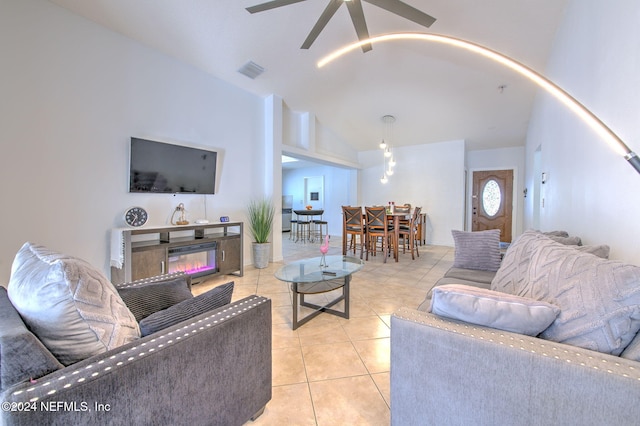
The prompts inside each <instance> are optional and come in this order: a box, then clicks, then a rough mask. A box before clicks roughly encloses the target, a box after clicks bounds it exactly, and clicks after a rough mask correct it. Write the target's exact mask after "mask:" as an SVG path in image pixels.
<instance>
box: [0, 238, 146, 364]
mask: <svg viewBox="0 0 640 426" xmlns="http://www.w3.org/2000/svg"><path fill="white" fill-rule="evenodd" d="M8 294H9V299H11V302H12V303H13V305H14V307H15V308H16V310H17V311H18V312H19V313H20V315H21V316H22V318H23V320H24V322H25V323H26V324H27V326H28V327H29V329H30V330H31V331H32V332H33V333H34V334H35V335H36V336H37V337H38V339H40V341H41V342H42V343H43V344H44V345H45V346H46V347H47V349H49V351H50V352H51V353H52V354H53V355H54V356H55V357H56V358H57V359H58V360H59V361H60V362H61V363H62V364H64V365H70V364H73V363H75V362H78V361H80V360H83V359H85V358H88V357H90V356H93V355H96V354H99V353H102V352H106V351H108V350H110V349H113V348H116V347H118V346H121V345H124V344H125V343H129V342H131V341H133V340H135V339H137V338H138V337H140V330H139V328H138V323H137V322H136V320H135V318H134V316H133V314H132V313H131V312H130V311H129V309H128V308H127V306H126V305H125V304H124V302H123V301H122V299H121V298H120V296H119V295H118V292H117V291H116V289H115V288H114V286H113V285H112V284H111V283H110V282H109V280H107V278H106V277H105V276H104V275H103V274H102V273H101V272H100V271H98V270H97V269H95V268H94V267H92V266H91V265H89V264H88V263H87V262H85V261H83V260H81V259H77V258H74V257H71V256H66V255H63V254H59V253H56V252H53V251H50V250H48V249H46V248H45V247H42V246H37V245H32V244H31V243H25V244H24V245H23V246H22V248H21V249H20V251H18V254H16V257H15V259H14V261H13V265H12V267H11V278H10V280H9V286H8Z"/></svg>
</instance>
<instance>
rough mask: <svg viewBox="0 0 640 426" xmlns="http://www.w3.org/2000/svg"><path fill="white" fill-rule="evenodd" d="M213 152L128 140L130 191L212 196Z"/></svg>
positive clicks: (214, 159)
mask: <svg viewBox="0 0 640 426" xmlns="http://www.w3.org/2000/svg"><path fill="white" fill-rule="evenodd" d="M217 157H218V154H217V153H216V152H215V151H209V150H205V149H198V148H191V147H187V146H182V145H174V144H169V143H164V142H156V141H150V140H146V139H139V138H131V150H130V155H129V159H130V161H129V192H153V193H165V194H182V193H184V194H213V193H214V192H215V187H216V161H217Z"/></svg>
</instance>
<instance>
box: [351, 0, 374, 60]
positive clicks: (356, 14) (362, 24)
mask: <svg viewBox="0 0 640 426" xmlns="http://www.w3.org/2000/svg"><path fill="white" fill-rule="evenodd" d="M346 3H347V9H349V15H351V22H353V26H354V28H355V29H356V34H358V40H360V41H362V40H366V39H368V38H369V30H368V29H367V21H365V19H364V12H363V11H362V3H361V2H360V0H351V1H348V2H346ZM370 50H371V44H370V43H368V44H363V45H362V51H363V52H368V51H370Z"/></svg>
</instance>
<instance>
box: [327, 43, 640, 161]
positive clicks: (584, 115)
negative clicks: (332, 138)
mask: <svg viewBox="0 0 640 426" xmlns="http://www.w3.org/2000/svg"><path fill="white" fill-rule="evenodd" d="M393 40H423V41H429V42H435V43H442V44H448V45H450V46H454V47H459V48H461V49H465V50H468V51H470V52H473V53H477V54H479V55H482V56H484V57H486V58H489V59H492V60H494V61H495V62H497V63H499V64H502V65H504V66H506V67H507V68H510V69H512V70H514V71H516V72H517V73H519V74H521V75H523V76H524V77H526V78H528V79H529V80H531V81H532V82H534V83H535V84H537V85H538V86H539V87H540V88H542V89H544V90H545V91H546V92H547V93H549V94H551V95H552V96H553V97H555V98H556V99H558V100H559V101H560V102H562V103H563V104H564V105H565V106H566V107H567V108H569V109H570V110H571V111H573V112H574V113H575V114H576V115H577V116H578V117H579V118H580V119H582V121H584V122H585V123H586V124H588V125H589V126H590V127H591V128H592V129H593V130H594V131H595V132H596V133H597V134H598V135H600V136H601V137H602V138H603V139H604V140H605V141H607V143H608V144H609V145H610V146H611V148H613V149H614V150H615V151H616V152H617V153H618V154H620V155H622V156H623V157H624V158H625V160H627V161H628V162H629V164H631V166H632V167H633V168H634V169H635V170H636V171H637V172H638V173H640V158H639V157H638V156H637V155H636V153H635V152H633V151H631V149H630V148H629V147H628V146H627V145H626V144H625V143H624V142H623V141H622V139H620V137H619V136H618V135H616V134H615V133H614V132H613V131H612V130H611V129H610V128H609V127H608V126H607V125H606V124H604V123H603V122H602V120H600V119H599V118H598V117H597V116H596V115H595V114H594V113H592V112H591V111H590V110H589V109H587V107H585V106H584V105H582V104H581V103H580V102H578V101H577V100H576V99H575V98H574V97H573V96H571V95H570V94H568V93H567V92H566V91H565V90H564V89H562V88H561V87H560V86H558V85H557V84H555V83H553V82H552V81H551V80H549V79H548V78H546V77H544V76H543V75H542V74H540V73H538V72H536V71H534V70H532V69H531V68H529V67H527V66H526V65H523V64H521V63H520V62H517V61H515V60H513V59H511V58H509V57H508V56H505V55H503V54H502V53H499V52H496V51H495V50H491V49H489V48H486V47H484V46H481V45H479V44H476V43H472V42H470V41H466V40H462V39H459V38H454V37H449V36H445V35H441V34H427V33H396V34H385V35H381V36H376V37H372V38H369V39H367V40H362V41H359V42H356V43H353V44H349V45H347V46H345V47H343V48H340V49H338V50H336V51H334V52H332V53H330V54H329V55H327V56H325V57H324V58H322V59H321V60H320V61H319V62H318V64H317V65H318V68H322V67H323V66H325V65H327V64H329V63H330V62H332V61H334V60H336V59H338V58H339V57H341V56H343V55H345V54H347V53H349V52H351V51H352V50H355V49H358V48H359V47H361V46H362V45H365V44H375V43H381V42H385V41H393Z"/></svg>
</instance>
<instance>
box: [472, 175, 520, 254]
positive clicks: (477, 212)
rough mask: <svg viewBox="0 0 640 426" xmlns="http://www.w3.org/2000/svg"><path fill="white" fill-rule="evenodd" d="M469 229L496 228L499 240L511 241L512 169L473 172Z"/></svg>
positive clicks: (483, 229)
mask: <svg viewBox="0 0 640 426" xmlns="http://www.w3.org/2000/svg"><path fill="white" fill-rule="evenodd" d="M471 207H472V213H471V215H472V217H471V230H472V231H485V230H487V229H499V230H500V241H502V242H508V243H510V242H511V238H512V232H511V229H512V223H513V170H487V171H479V172H473V187H472V195H471Z"/></svg>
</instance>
